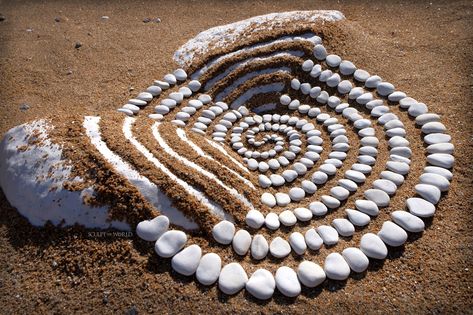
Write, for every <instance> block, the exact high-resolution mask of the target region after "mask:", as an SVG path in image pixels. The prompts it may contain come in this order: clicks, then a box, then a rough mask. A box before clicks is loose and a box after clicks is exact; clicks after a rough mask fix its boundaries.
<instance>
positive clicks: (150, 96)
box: [136, 92, 153, 102]
mask: <svg viewBox="0 0 473 315" xmlns="http://www.w3.org/2000/svg"><path fill="white" fill-rule="evenodd" d="M136 98H137V99H139V100H142V101H145V102H149V101H151V100H152V99H153V94H151V93H149V92H141V93H139V94H138V95H137V96H136Z"/></svg>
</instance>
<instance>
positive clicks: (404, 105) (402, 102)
mask: <svg viewBox="0 0 473 315" xmlns="http://www.w3.org/2000/svg"><path fill="white" fill-rule="evenodd" d="M413 104H417V101H416V100H415V99H413V98H412V97H405V98H403V99H402V100H400V101H399V107H401V108H404V109H408V108H409V107H411V105H413Z"/></svg>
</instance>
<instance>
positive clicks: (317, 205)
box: [309, 201, 328, 216]
mask: <svg viewBox="0 0 473 315" xmlns="http://www.w3.org/2000/svg"><path fill="white" fill-rule="evenodd" d="M309 210H310V211H311V212H312V214H313V215H315V216H323V215H325V214H326V213H327V211H328V209H327V206H326V205H324V204H323V203H322V202H320V201H314V202H311V203H310V205H309Z"/></svg>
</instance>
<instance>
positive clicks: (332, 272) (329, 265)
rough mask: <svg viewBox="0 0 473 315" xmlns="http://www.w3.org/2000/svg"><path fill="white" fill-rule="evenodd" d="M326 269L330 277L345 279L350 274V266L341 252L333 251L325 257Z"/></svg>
mask: <svg viewBox="0 0 473 315" xmlns="http://www.w3.org/2000/svg"><path fill="white" fill-rule="evenodd" d="M324 271H325V274H326V276H327V278H329V279H333V280H340V281H342V280H345V279H347V278H348V276H349V275H350V266H349V265H348V263H347V262H346V260H345V259H344V258H343V256H342V255H340V254H339V253H331V254H329V255H328V256H327V258H325V263H324Z"/></svg>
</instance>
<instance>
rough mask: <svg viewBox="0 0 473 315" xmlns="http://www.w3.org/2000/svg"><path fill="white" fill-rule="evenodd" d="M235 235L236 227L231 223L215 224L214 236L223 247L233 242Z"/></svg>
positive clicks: (221, 222)
mask: <svg viewBox="0 0 473 315" xmlns="http://www.w3.org/2000/svg"><path fill="white" fill-rule="evenodd" d="M234 234H235V225H233V223H232V222H230V221H226V220H224V221H220V222H219V223H217V224H215V226H214V227H213V229H212V236H213V237H214V239H215V240H216V241H217V242H218V243H220V244H223V245H228V244H230V243H231V242H232V239H233V235H234Z"/></svg>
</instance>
